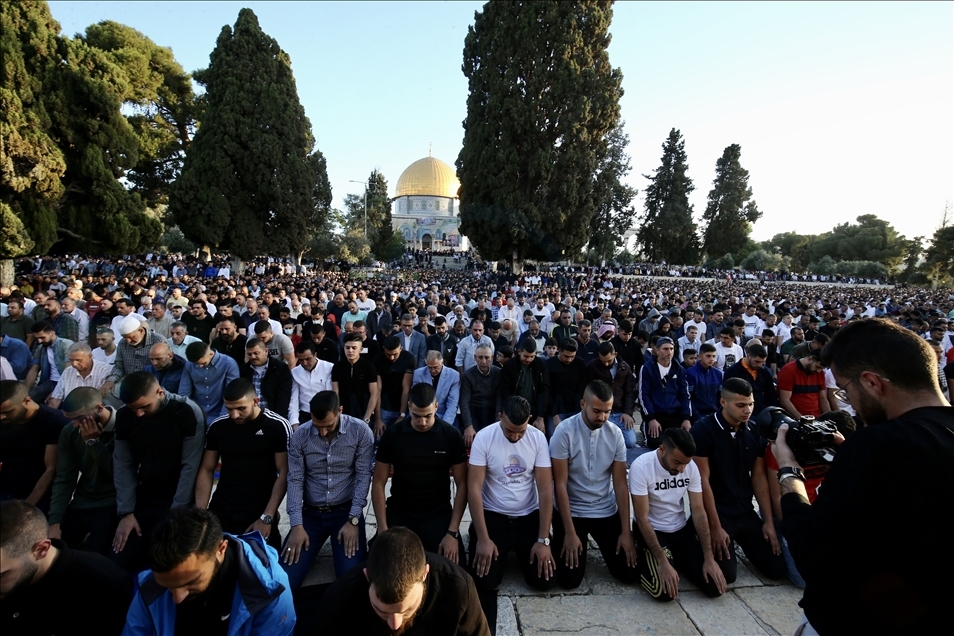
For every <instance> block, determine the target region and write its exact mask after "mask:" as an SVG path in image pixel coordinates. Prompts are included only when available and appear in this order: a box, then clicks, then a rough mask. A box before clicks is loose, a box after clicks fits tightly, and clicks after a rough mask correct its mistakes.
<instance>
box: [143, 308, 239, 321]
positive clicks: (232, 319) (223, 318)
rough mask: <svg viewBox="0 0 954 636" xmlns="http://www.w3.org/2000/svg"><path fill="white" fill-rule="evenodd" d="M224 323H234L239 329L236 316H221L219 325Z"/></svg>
mask: <svg viewBox="0 0 954 636" xmlns="http://www.w3.org/2000/svg"><path fill="white" fill-rule="evenodd" d="M155 305H156V303H153V306H155ZM223 322H230V323H232V324H233V325H235V326H236V327H238V321H237V320H236V319H235V316H219V323H218V324H220V325H221V324H222V323H223Z"/></svg>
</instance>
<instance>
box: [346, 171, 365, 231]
mask: <svg viewBox="0 0 954 636" xmlns="http://www.w3.org/2000/svg"><path fill="white" fill-rule="evenodd" d="M348 183H363V184H364V238H368V182H367V181H355V180H354V179H348Z"/></svg>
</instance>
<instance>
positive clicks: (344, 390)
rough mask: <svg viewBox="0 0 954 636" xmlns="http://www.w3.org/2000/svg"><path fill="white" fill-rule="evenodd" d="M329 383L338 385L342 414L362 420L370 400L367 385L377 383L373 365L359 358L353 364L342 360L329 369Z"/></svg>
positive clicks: (369, 391) (376, 374)
mask: <svg viewBox="0 0 954 636" xmlns="http://www.w3.org/2000/svg"><path fill="white" fill-rule="evenodd" d="M331 381H332V382H337V383H338V395H339V397H340V398H341V406H342V407H343V408H344V414H345V415H351V416H353V417H357V418H359V419H362V420H363V419H364V414H365V413H366V412H367V409H368V402H369V401H370V400H371V390H370V389H369V385H371V384H374V383H376V382H377V381H378V373H377V371H376V370H375V368H374V365H373V364H371V362H370V361H369V360H365V359H364V358H359V359H358V361H357V362H356V363H355V364H351V363H350V362H348V361H347V360H342V361H341V362H338V363H336V364H335V366H334V367H333V368H332V369H331Z"/></svg>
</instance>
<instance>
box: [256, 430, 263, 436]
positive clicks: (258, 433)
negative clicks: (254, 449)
mask: <svg viewBox="0 0 954 636" xmlns="http://www.w3.org/2000/svg"><path fill="white" fill-rule="evenodd" d="M255 434H256V435H264V434H265V433H263V432H262V429H258V432H257V433H255Z"/></svg>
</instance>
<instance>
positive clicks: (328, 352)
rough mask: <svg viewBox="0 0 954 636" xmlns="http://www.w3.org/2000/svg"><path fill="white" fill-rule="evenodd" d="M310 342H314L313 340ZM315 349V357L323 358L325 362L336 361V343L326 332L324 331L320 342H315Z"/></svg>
mask: <svg viewBox="0 0 954 636" xmlns="http://www.w3.org/2000/svg"><path fill="white" fill-rule="evenodd" d="M328 324H330V323H328ZM312 342H314V340H313V341H312ZM315 349H317V352H316V353H315V357H317V358H318V359H319V360H324V361H325V362H330V363H331V364H335V363H337V362H338V359H339V358H338V344H337V343H336V342H335V340H334V339H333V338H330V337H329V336H328V333H327V332H326V333H325V337H324V338H323V339H322V340H321V342H320V343H318V344H315Z"/></svg>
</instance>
